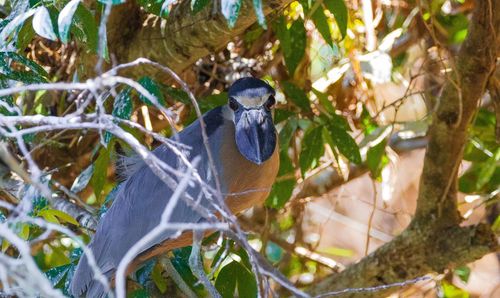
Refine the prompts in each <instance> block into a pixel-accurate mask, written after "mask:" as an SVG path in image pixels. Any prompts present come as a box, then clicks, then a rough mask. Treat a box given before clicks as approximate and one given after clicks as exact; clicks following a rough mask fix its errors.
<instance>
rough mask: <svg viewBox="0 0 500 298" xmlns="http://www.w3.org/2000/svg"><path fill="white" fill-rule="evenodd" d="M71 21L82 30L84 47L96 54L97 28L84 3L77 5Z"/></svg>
mask: <svg viewBox="0 0 500 298" xmlns="http://www.w3.org/2000/svg"><path fill="white" fill-rule="evenodd" d="M73 23H74V24H75V25H76V27H78V28H80V29H81V30H82V31H83V33H84V39H83V40H82V42H83V43H84V44H85V45H86V48H87V49H89V50H90V51H91V52H92V53H96V54H97V51H98V42H99V29H98V28H97V24H96V20H95V17H94V15H93V14H92V12H90V11H89V10H88V9H87V7H85V5H83V4H81V5H78V7H77V9H76V12H75V16H74V18H73ZM59 28H60V27H59Z"/></svg>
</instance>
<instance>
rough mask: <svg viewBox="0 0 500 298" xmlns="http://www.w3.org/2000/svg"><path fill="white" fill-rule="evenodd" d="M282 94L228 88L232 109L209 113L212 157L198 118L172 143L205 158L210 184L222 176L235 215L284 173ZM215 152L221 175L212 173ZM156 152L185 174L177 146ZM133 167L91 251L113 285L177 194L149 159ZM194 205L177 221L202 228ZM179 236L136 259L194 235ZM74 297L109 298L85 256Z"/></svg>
mask: <svg viewBox="0 0 500 298" xmlns="http://www.w3.org/2000/svg"><path fill="white" fill-rule="evenodd" d="M275 95H276V92H275V90H274V88H273V87H271V86H270V85H269V84H268V83H266V82H265V81H263V80H260V79H257V78H254V77H244V78H240V79H238V80H236V81H235V82H234V83H233V84H232V85H231V86H230V87H229V89H228V91H227V97H228V101H227V104H225V105H223V106H220V107H217V108H214V109H212V110H210V111H208V112H206V113H205V114H204V115H202V119H203V122H204V124H205V125H204V129H205V133H206V136H207V139H208V147H209V151H207V150H206V144H205V143H204V139H203V131H202V123H200V120H199V119H198V120H196V121H194V122H193V123H192V124H190V125H189V126H187V127H186V128H184V129H183V130H182V131H180V132H179V133H178V134H176V135H174V136H173V137H172V138H173V139H174V140H176V141H177V142H179V143H181V144H182V145H184V146H185V147H186V148H189V150H187V154H186V156H187V158H188V159H189V160H193V159H194V158H195V157H198V159H199V163H198V165H197V166H196V170H197V172H198V173H199V175H200V177H201V178H202V179H203V181H204V182H205V183H207V184H208V185H211V186H213V187H214V188H215V187H216V186H217V184H216V179H217V178H215V177H218V180H219V182H220V185H219V187H220V190H221V193H222V194H223V196H224V202H225V203H226V205H227V207H228V208H229V210H230V211H231V212H232V213H233V214H238V213H240V212H242V211H244V210H246V209H248V208H250V207H252V206H254V205H259V204H262V203H263V202H264V201H265V199H266V198H267V196H268V195H269V192H270V190H271V187H272V184H273V183H274V181H275V179H276V176H277V174H278V170H279V153H278V151H279V149H278V141H277V133H276V128H275V126H274V123H273V118H272V109H273V107H274V105H275V103H276V99H275ZM209 152H210V153H211V155H212V160H213V165H215V172H216V173H217V175H214V173H212V172H213V171H211V167H210V165H211V164H210V156H209ZM152 153H153V154H154V155H155V156H156V157H158V158H159V159H160V160H162V161H163V162H165V163H166V164H168V165H170V166H171V167H173V168H180V166H179V164H180V161H179V158H178V155H177V154H176V153H175V152H173V151H172V149H171V147H168V146H166V145H165V144H162V145H160V146H159V147H157V148H156V149H154V150H153V151H152ZM131 160H132V159H131ZM125 163H126V162H125ZM130 164H131V165H133V166H130V169H129V171H128V173H126V178H125V179H124V181H123V182H122V183H121V184H120V185H119V186H118V188H117V192H116V196H115V199H114V201H113V203H112V205H111V207H110V208H109V210H108V211H107V212H106V213H105V214H104V216H103V217H102V218H101V220H100V221H99V224H98V226H97V229H96V233H95V234H94V236H93V237H92V240H91V241H90V243H89V245H88V248H90V250H91V251H92V253H93V255H94V257H95V260H96V263H97V266H98V267H99V269H100V270H101V272H102V273H103V274H104V276H105V277H107V279H108V280H109V279H112V278H113V276H114V274H115V273H116V269H117V267H118V265H119V263H120V261H121V259H122V257H123V256H124V255H125V254H126V253H127V251H128V250H129V249H130V248H131V247H132V246H133V245H134V244H135V243H136V242H137V241H139V240H140V239H141V238H142V237H143V236H144V235H145V234H146V233H148V231H150V230H151V229H153V228H154V227H155V226H157V225H158V224H159V223H160V220H161V215H162V212H163V211H164V209H165V207H166V205H167V203H168V201H169V199H170V198H171V196H172V194H173V190H172V189H170V188H169V187H168V186H167V185H166V184H165V183H164V182H163V181H162V180H161V179H160V178H158V177H157V176H156V175H155V174H154V172H153V171H152V170H151V169H150V167H149V166H148V165H147V164H146V163H145V162H144V161H140V160H139V158H136V159H135V160H133V162H130ZM177 179H178V180H180V178H177ZM185 193H186V195H187V194H189V195H190V196H191V197H192V198H196V200H198V199H199V200H200V201H199V203H200V204H201V205H202V206H204V207H206V208H208V210H212V212H214V211H213V207H211V206H213V205H211V204H210V202H209V198H208V197H206V195H205V194H204V193H203V192H201V186H200V184H191V185H190V186H189V187H188V188H187V189H186V190H185ZM192 206H193V205H190V204H187V202H186V201H185V200H179V201H178V203H177V205H176V207H175V209H174V211H173V213H172V216H171V218H170V222H175V223H199V222H203V221H204V220H205V219H204V218H203V216H202V215H200V213H199V212H197V211H196V210H195V209H194V208H193V207H192ZM178 234H179V233H176V232H175V231H167V232H165V233H163V234H162V235H161V237H158V238H157V239H156V238H155V243H152V244H151V245H150V247H148V248H147V249H145V250H144V251H143V252H147V254H146V253H143V254H141V255H139V257H138V258H137V259H136V261H137V260H138V262H144V261H146V260H148V259H151V258H154V257H157V256H158V255H160V254H162V253H165V252H166V251H168V250H171V249H174V248H179V247H183V246H188V245H190V244H191V243H190V241H191V240H192V237H191V235H192V233H189V232H184V233H182V234H181V235H180V236H179V235H178ZM70 294H72V295H73V296H74V297H81V296H86V297H105V295H106V292H105V289H104V287H103V285H102V284H101V283H100V282H98V281H97V280H96V279H95V276H94V274H93V270H92V269H91V267H90V265H89V263H88V259H87V256H86V254H84V255H83V256H82V257H81V258H80V260H79V262H78V265H77V267H76V269H75V272H74V275H73V278H72V280H71V285H70Z"/></svg>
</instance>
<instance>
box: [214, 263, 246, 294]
mask: <svg viewBox="0 0 500 298" xmlns="http://www.w3.org/2000/svg"><path fill="white" fill-rule="evenodd" d="M239 269H240V266H238V262H236V261H233V262H231V263H229V264H227V265H226V266H224V267H223V268H222V269H221V270H220V271H219V274H218V275H217V279H216V280H215V288H216V289H217V291H218V292H219V293H220V294H221V295H222V297H223V298H233V297H234V290H235V289H236V278H237V276H238V270H239Z"/></svg>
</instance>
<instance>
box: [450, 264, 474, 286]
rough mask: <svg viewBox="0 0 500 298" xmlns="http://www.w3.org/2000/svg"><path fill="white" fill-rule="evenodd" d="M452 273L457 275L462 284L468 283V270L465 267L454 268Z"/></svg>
mask: <svg viewBox="0 0 500 298" xmlns="http://www.w3.org/2000/svg"><path fill="white" fill-rule="evenodd" d="M453 273H455V275H457V276H458V277H459V278H460V279H461V280H462V281H463V282H464V283H467V282H468V281H469V277H470V268H469V267H467V266H465V265H464V266H460V267H458V268H456V269H455V270H454V271H453Z"/></svg>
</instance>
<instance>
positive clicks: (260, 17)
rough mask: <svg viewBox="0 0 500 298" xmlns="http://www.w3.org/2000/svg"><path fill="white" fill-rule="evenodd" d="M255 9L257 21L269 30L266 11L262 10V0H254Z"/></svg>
mask: <svg viewBox="0 0 500 298" xmlns="http://www.w3.org/2000/svg"><path fill="white" fill-rule="evenodd" d="M253 9H254V10H255V15H256V16H257V21H258V22H259V25H260V26H262V28H264V29H267V25H266V17H265V16H264V10H263V9H262V0H253Z"/></svg>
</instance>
